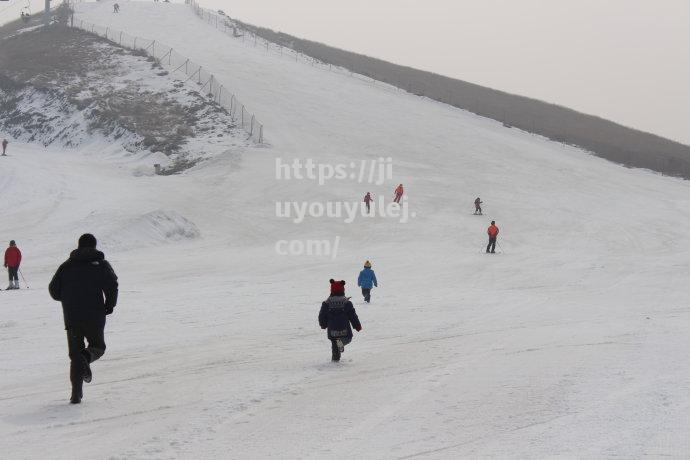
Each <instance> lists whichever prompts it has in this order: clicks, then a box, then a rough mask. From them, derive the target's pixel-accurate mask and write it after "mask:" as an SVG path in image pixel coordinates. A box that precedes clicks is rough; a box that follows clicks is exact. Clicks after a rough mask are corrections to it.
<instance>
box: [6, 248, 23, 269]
mask: <svg viewBox="0 0 690 460" xmlns="http://www.w3.org/2000/svg"><path fill="white" fill-rule="evenodd" d="M20 263H22V251H20V250H19V248H18V247H17V246H10V247H9V248H7V251H5V267H12V268H15V267H19V264H20Z"/></svg>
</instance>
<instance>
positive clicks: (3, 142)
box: [2, 139, 9, 157]
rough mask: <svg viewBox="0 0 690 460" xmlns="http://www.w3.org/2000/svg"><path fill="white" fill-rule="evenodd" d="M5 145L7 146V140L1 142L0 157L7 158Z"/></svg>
mask: <svg viewBox="0 0 690 460" xmlns="http://www.w3.org/2000/svg"><path fill="white" fill-rule="evenodd" d="M7 144H9V141H8V140H7V139H3V140H2V156H4V157H6V156H7Z"/></svg>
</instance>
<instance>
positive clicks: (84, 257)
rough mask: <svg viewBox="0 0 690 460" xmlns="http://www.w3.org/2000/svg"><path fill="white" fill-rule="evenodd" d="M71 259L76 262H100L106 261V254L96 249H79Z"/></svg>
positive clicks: (73, 253)
mask: <svg viewBox="0 0 690 460" xmlns="http://www.w3.org/2000/svg"><path fill="white" fill-rule="evenodd" d="M69 259H70V260H73V261H75V262H100V261H102V260H105V254H103V253H102V252H101V251H99V250H97V249H95V248H79V249H75V250H74V251H72V252H71V253H70V255H69Z"/></svg>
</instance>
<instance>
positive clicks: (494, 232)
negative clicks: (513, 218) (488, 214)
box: [486, 220, 498, 254]
mask: <svg viewBox="0 0 690 460" xmlns="http://www.w3.org/2000/svg"><path fill="white" fill-rule="evenodd" d="M486 233H487V234H488V235H489V244H488V245H487V246H486V253H487V254H488V253H489V252H491V254H495V253H496V238H498V227H496V221H493V220H492V221H491V225H490V226H489V228H488V230H487V231H486ZM489 249H491V251H489Z"/></svg>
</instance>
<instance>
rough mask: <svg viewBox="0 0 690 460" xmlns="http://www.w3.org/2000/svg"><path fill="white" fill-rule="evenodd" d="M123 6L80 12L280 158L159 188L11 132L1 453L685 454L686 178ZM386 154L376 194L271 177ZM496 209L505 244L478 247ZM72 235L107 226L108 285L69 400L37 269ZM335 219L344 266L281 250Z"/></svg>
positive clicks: (193, 175) (0, 178) (262, 152)
mask: <svg viewBox="0 0 690 460" xmlns="http://www.w3.org/2000/svg"><path fill="white" fill-rule="evenodd" d="M121 5H122V13H121V14H120V15H114V14H112V13H111V11H112V3H110V2H100V3H99V4H83V5H79V9H80V15H81V17H83V18H84V19H86V20H89V21H91V22H94V23H97V24H101V25H105V26H111V27H113V28H117V29H123V30H125V31H127V32H129V33H132V34H138V35H141V36H144V37H148V38H155V39H157V40H161V41H163V42H166V43H168V44H170V45H172V46H174V47H175V48H176V49H177V50H178V51H179V52H180V53H181V54H184V55H188V56H190V57H192V58H193V59H194V60H195V61H197V62H199V63H201V64H202V65H204V66H206V67H207V68H208V69H209V71H211V72H213V73H215V74H216V75H217V76H218V78H219V79H221V80H222V81H223V83H225V84H226V85H227V86H228V87H231V88H232V90H233V91H235V92H236V93H237V94H238V96H239V97H241V98H242V100H243V101H244V102H245V104H246V105H247V106H248V107H249V108H250V109H251V110H252V111H253V112H255V113H256V114H257V116H258V117H259V118H260V119H261V120H262V121H263V122H264V124H265V129H266V130H265V133H266V138H267V140H268V141H269V142H270V144H271V148H266V149H251V150H248V151H246V152H245V153H244V154H242V155H240V154H237V155H226V156H222V155H221V156H218V157H216V158H213V159H211V160H209V161H208V162H206V163H203V164H201V165H200V166H198V167H196V168H194V169H192V170H190V171H189V172H188V173H186V174H184V175H180V176H175V177H139V176H137V175H136V174H134V172H135V171H136V170H137V168H138V167H139V164H138V163H137V161H139V160H137V159H132V158H125V157H122V156H121V158H122V159H118V152H117V151H108V147H107V146H103V145H100V144H94V145H90V146H88V145H87V146H83V147H82V150H79V151H67V150H65V151H62V150H56V149H48V150H46V149H42V148H40V149H39V148H36V147H31V146H21V145H18V144H13V145H12V147H13V149H12V150H11V155H12V156H10V157H7V158H0V160H2V161H1V162H0V197H1V199H2V203H3V205H4V206H3V209H7V211H5V213H4V215H3V219H1V220H0V235H2V236H4V237H5V239H10V238H14V239H16V240H17V241H18V243H19V244H20V246H21V248H22V249H23V251H24V252H25V256H26V261H25V265H24V273H25V275H26V276H27V278H28V281H29V282H30V284H31V289H30V290H28V291H26V290H23V291H20V292H2V293H0V296H1V299H2V300H0V302H2V303H1V305H2V312H3V313H2V317H1V318H0V340H2V347H0V368H1V369H2V375H3V378H2V380H1V381H0V414H2V415H1V416H0V445H2V446H3V451H4V452H8V453H9V455H8V456H9V457H11V458H27V457H41V456H45V455H46V453H47V455H48V456H49V457H51V458H74V457H75V455H76V456H79V457H83V458H266V457H278V458H336V457H343V456H345V455H348V456H357V457H360V458H409V457H419V458H458V457H473V456H489V457H546V456H564V457H602V456H605V457H613V456H622V457H641V456H643V455H649V456H661V455H670V456H677V457H681V456H683V455H684V454H685V453H687V452H688V450H689V449H688V448H689V446H688V438H687V428H688V425H689V423H688V416H687V411H688V408H689V407H688V406H690V398H689V397H688V383H687V382H688V380H689V377H690V368H689V365H688V363H687V362H686V359H685V350H687V349H688V346H689V345H690V338H689V337H688V334H687V333H686V330H687V327H688V326H689V325H690V309H688V307H687V305H686V304H685V301H686V299H687V297H688V294H690V288H689V287H688V283H686V282H685V277H686V273H687V272H688V269H689V268H690V258H689V257H688V256H689V255H690V241H689V240H688V237H687V236H686V231H685V228H687V227H688V224H690V222H688V221H689V220H690V218H689V217H688V216H687V213H684V212H683V211H684V210H685V209H687V207H688V204H690V203H689V201H690V198H688V196H689V195H688V191H689V188H690V187H689V186H688V184H687V183H686V182H683V181H680V180H677V179H671V178H666V177H661V176H659V175H656V174H652V173H649V172H646V171H641V170H630V169H625V168H621V167H619V166H616V165H614V164H611V163H608V162H606V161H604V160H601V159H599V158H596V157H593V156H590V155H588V154H586V153H584V152H582V151H579V150H575V149H572V148H569V147H564V146H561V145H559V144H555V143H552V142H547V141H545V140H543V139H540V138H537V137H534V136H531V135H528V134H526V133H521V132H517V131H515V130H510V129H506V128H503V127H502V126H500V124H498V123H495V122H492V121H489V120H485V119H481V118H478V117H475V116H473V115H470V114H467V113H465V112H462V111H459V110H456V109H452V108H449V107H447V106H444V105H442V104H438V103H436V102H432V101H428V100H423V99H420V98H417V97H414V96H411V95H408V94H405V93H401V92H398V91H395V90H392V89H390V88H384V87H380V86H376V85H372V84H368V83H365V82H362V81H361V80H358V79H354V78H349V77H347V76H344V75H340V74H335V73H329V72H325V71H323V70H320V69H315V68H312V67H311V66H308V65H305V64H304V63H302V62H295V61H292V60H290V59H287V58H281V57H280V56H275V55H272V54H266V52H265V51H264V50H262V49H261V48H253V47H250V46H248V45H247V44H246V43H242V42H241V41H238V40H235V39H233V38H231V37H228V36H226V35H223V34H221V33H219V32H217V31H216V30H215V29H212V28H210V27H208V26H207V25H206V24H204V23H203V22H202V21H201V20H199V19H198V18H196V16H194V15H193V13H192V12H191V11H190V10H189V9H187V7H185V6H183V5H168V4H161V3H159V4H155V3H136V2H126V3H124V2H123V3H121ZM154 18H155V19H154ZM0 135H2V133H0ZM96 152H98V153H96ZM380 156H382V157H388V156H390V157H392V158H393V163H394V178H393V179H392V180H389V181H387V182H386V183H385V184H384V185H381V186H376V185H364V184H359V183H357V182H356V181H345V180H341V181H335V180H332V181H330V182H328V183H327V185H324V186H318V185H316V184H314V183H313V182H310V181H297V180H293V181H285V180H283V181H279V180H276V179H275V160H276V158H280V159H282V160H284V161H290V160H292V158H294V157H300V158H313V159H316V160H318V161H320V162H330V163H341V162H350V161H351V160H356V161H358V160H360V159H372V158H378V157H380ZM141 161H142V162H145V161H146V160H145V159H142V160H141ZM400 182H402V183H404V184H405V186H406V190H407V193H408V194H409V206H410V209H411V210H412V211H414V212H416V218H415V219H413V220H412V221H411V222H409V223H404V224H403V223H400V222H398V221H396V220H393V219H363V218H359V219H357V220H356V221H355V222H354V223H352V224H345V223H343V221H342V219H335V218H331V219H328V218H321V219H316V218H311V219H307V220H306V221H305V222H304V223H302V224H299V225H298V224H295V223H293V222H291V221H289V220H288V219H280V218H278V217H276V215H275V201H276V200H285V201H287V200H296V201H305V200H310V201H316V200H318V201H324V202H325V201H328V200H331V201H333V200H348V201H358V200H360V199H361V197H362V196H363V194H364V192H366V191H371V192H372V193H373V194H374V195H375V196H379V195H385V196H386V198H387V199H388V198H389V197H390V195H391V193H392V190H393V188H394V187H395V185H397V183H400ZM476 196H481V197H482V199H483V200H484V202H485V211H486V215H485V216H483V217H478V216H473V215H472V201H473V200H474V198H475V197H476ZM11 204H13V205H14V206H10V205H11ZM491 219H496V220H497V222H498V224H499V226H500V227H501V230H502V233H501V236H502V238H501V240H500V241H501V244H502V247H503V248H504V249H505V253H503V254H501V255H497V256H486V255H485V254H482V253H481V249H482V245H483V244H485V230H486V226H487V225H488V221H489V220H491ZM84 231H93V232H94V233H96V235H97V236H99V237H100V238H101V243H102V244H101V246H102V249H103V250H104V251H106V254H107V255H108V257H109V259H110V260H111V262H112V263H113V265H114V267H115V269H116V270H117V271H118V273H119V275H120V278H121V288H122V297H121V302H120V306H119V307H118V309H117V310H116V313H115V315H114V316H113V317H111V318H110V320H109V324H108V327H107V339H108V347H109V348H108V351H107V352H106V355H105V356H104V358H103V360H102V361H101V362H98V363H96V364H95V365H94V383H92V384H90V385H87V386H86V387H85V400H84V403H83V404H82V405H81V406H79V407H69V406H68V405H67V404H66V398H67V396H68V392H69V388H68V385H69V382H68V378H67V357H66V343H64V342H65V340H64V332H63V331H62V330H61V327H60V322H61V313H60V309H59V306H58V305H56V304H55V303H53V302H52V301H51V300H50V299H49V298H48V296H47V293H46V289H45V286H46V284H47V282H48V280H49V278H50V276H51V274H52V271H53V270H54V269H55V268H56V267H57V265H58V264H59V263H60V262H61V261H62V259H63V258H64V257H65V256H66V254H67V252H68V250H69V249H70V248H71V247H72V246H73V241H74V240H75V239H76V237H77V236H78V235H79V234H80V233H82V232H84ZM335 236H340V237H341V239H342V241H341V245H340V253H339V254H338V257H337V258H336V259H335V260H333V259H331V258H329V257H321V258H320V257H287V256H278V255H276V253H275V250H274V244H275V242H276V241H278V240H280V239H288V240H290V239H305V238H328V239H332V238H334V237H335ZM365 259H371V260H372V261H373V263H374V269H375V270H376V272H377V275H378V277H379V280H380V286H381V287H380V288H379V289H375V290H374V293H373V303H372V304H371V305H361V297H360V296H359V294H358V292H357V291H356V287H355V284H356V274H357V272H358V271H359V269H360V266H361V263H362V262H363V261H364V260H365ZM331 277H342V278H345V279H346V280H347V281H348V285H347V290H348V293H349V295H353V296H354V300H356V306H357V308H358V313H359V315H360V318H361V320H362V322H363V324H364V331H363V332H362V333H361V334H357V335H356V337H355V340H354V342H353V344H352V345H351V346H350V347H348V349H347V351H346V354H345V360H344V361H343V362H341V363H340V364H339V365H332V364H331V363H330V362H329V358H330V356H329V354H330V352H329V345H328V343H327V342H326V340H325V337H324V334H323V332H322V331H321V330H320V329H319V328H318V325H317V323H316V314H317V311H318V307H319V304H320V302H321V301H322V300H323V299H324V298H325V296H326V294H327V289H328V281H327V280H328V279H329V278H331Z"/></svg>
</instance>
